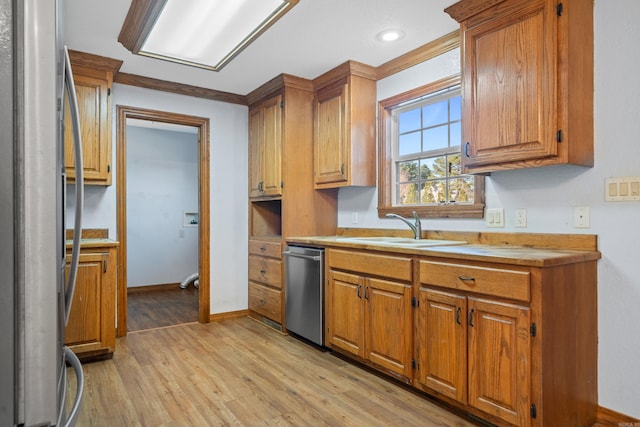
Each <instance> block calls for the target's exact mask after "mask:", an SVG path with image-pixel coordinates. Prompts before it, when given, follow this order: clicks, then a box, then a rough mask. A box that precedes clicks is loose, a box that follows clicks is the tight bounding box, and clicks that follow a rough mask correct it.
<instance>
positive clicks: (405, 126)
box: [398, 108, 420, 133]
mask: <svg viewBox="0 0 640 427" xmlns="http://www.w3.org/2000/svg"><path fill="white" fill-rule="evenodd" d="M398 129H399V131H400V133H405V132H411V131H412V130H418V129H420V109H419V108H416V109H415V110H409V111H405V112H403V113H400V115H399V116H398Z"/></svg>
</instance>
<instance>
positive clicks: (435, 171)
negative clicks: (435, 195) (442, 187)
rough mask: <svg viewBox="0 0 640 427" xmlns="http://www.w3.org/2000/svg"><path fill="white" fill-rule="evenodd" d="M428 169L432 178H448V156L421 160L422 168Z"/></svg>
mask: <svg viewBox="0 0 640 427" xmlns="http://www.w3.org/2000/svg"><path fill="white" fill-rule="evenodd" d="M423 167H426V168H428V170H429V171H430V172H431V175H430V176H429V177H430V178H445V177H446V176H447V167H448V165H447V158H446V156H441V157H432V158H430V159H422V160H420V168H421V169H422V168H423Z"/></svg>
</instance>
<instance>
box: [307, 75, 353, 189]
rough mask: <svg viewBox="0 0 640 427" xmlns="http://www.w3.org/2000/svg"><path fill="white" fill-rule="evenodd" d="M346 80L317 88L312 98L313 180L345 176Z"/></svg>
mask: <svg viewBox="0 0 640 427" xmlns="http://www.w3.org/2000/svg"><path fill="white" fill-rule="evenodd" d="M347 108H348V105H347V83H346V82H345V83H344V84H340V85H338V86H337V87H330V88H327V89H323V90H321V91H319V92H318V94H317V96H316V101H315V117H314V119H315V120H314V121H315V123H314V133H315V135H314V150H315V153H314V154H315V158H314V159H315V182H316V184H326V183H339V182H345V181H347V180H348V174H349V171H348V168H349V158H348V155H349V151H348V144H349V142H348V140H347V138H348V136H347V126H348V123H347V121H348V118H347Z"/></svg>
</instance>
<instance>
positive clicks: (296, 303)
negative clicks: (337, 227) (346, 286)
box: [284, 246, 324, 345]
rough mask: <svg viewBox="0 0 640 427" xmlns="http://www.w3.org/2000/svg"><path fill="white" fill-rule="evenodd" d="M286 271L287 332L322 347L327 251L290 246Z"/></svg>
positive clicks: (285, 261) (285, 263)
mask: <svg viewBox="0 0 640 427" xmlns="http://www.w3.org/2000/svg"><path fill="white" fill-rule="evenodd" d="M284 268H285V313H286V325H287V329H288V330H289V331H291V332H293V333H294V334H297V335H299V336H301V337H303V338H306V339H307V340H309V341H311V342H314V343H316V344H318V345H323V341H324V339H323V338H324V322H323V313H322V312H323V307H324V289H323V283H324V249H318V248H308V247H302V246H287V248H286V249H285V251H284Z"/></svg>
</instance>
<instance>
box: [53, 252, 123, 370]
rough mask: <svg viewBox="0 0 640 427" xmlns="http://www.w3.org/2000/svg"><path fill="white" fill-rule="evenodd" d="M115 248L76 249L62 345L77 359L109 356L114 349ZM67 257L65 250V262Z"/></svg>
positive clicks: (68, 255) (68, 257)
mask: <svg viewBox="0 0 640 427" xmlns="http://www.w3.org/2000/svg"><path fill="white" fill-rule="evenodd" d="M81 246H82V245H81ZM116 251H117V247H116V246H104V247H91V248H81V250H80V261H79V264H78V274H77V280H76V287H75V292H74V294H73V302H72V304H71V311H70V313H69V321H68V322H67V326H66V329H65V344H66V345H67V346H69V347H70V348H71V350H73V352H74V353H76V355H78V357H80V358H81V359H87V358H93V357H100V356H109V355H111V354H113V352H114V351H115V348H116ZM70 259H71V255H70V254H69V253H68V254H67V265H68V264H69V261H70ZM67 275H68V267H67Z"/></svg>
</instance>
